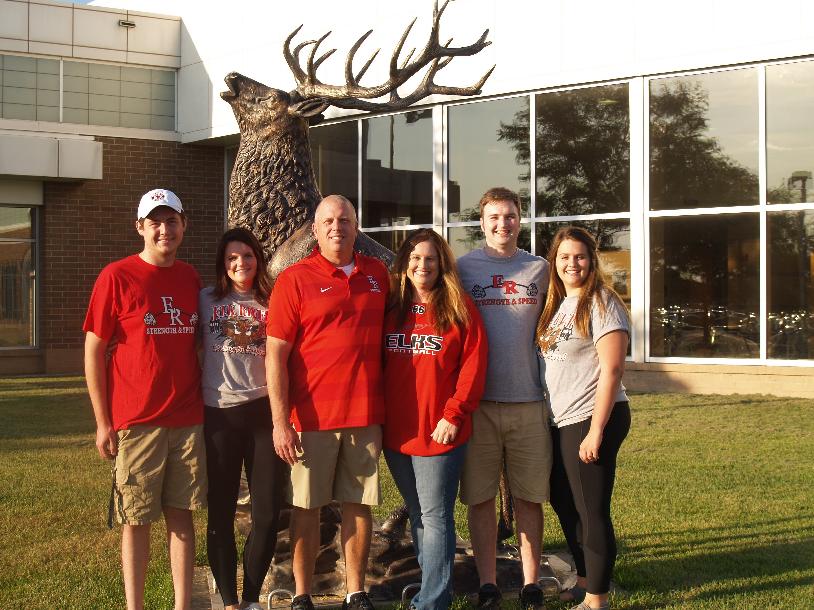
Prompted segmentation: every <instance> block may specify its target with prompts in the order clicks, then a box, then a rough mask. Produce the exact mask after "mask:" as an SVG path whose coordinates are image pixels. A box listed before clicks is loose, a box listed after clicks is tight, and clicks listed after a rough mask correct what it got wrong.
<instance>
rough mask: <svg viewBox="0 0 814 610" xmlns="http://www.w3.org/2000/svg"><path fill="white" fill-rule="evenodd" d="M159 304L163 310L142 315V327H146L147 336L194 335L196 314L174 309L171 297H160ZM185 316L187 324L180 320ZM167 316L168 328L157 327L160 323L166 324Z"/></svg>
mask: <svg viewBox="0 0 814 610" xmlns="http://www.w3.org/2000/svg"><path fill="white" fill-rule="evenodd" d="M160 298H161V304H162V305H163V307H164V309H163V311H160V312H153V311H148V312H147V313H146V314H144V325H145V326H146V327H147V334H148V335H190V334H195V326H196V325H197V323H198V313H197V312H194V311H193V312H192V313H188V312H185V311H182V310H181V309H179V308H178V307H175V304H174V302H173V298H174V297H171V296H162V297H160ZM182 315H185V316H187V319H188V320H189V322H188V323H187V324H185V323H184V321H183V320H181V316H182ZM166 316H169V320H168V321H169V325H168V326H159V324H160V323H162V322H163V323H164V324H166V322H167V318H166Z"/></svg>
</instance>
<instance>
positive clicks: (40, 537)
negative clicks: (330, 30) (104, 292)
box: [0, 377, 814, 610]
mask: <svg viewBox="0 0 814 610" xmlns="http://www.w3.org/2000/svg"><path fill="white" fill-rule="evenodd" d="M632 407H633V427H632V430H631V433H630V436H629V437H628V440H627V441H626V443H625V445H624V446H623V447H622V452H621V454H620V465H619V470H618V476H617V484H616V493H615V496H614V516H615V523H616V530H617V535H618V538H619V559H618V561H617V564H616V575H615V580H616V582H617V584H618V585H619V587H621V589H622V590H624V592H625V593H624V594H620V595H617V596H615V598H614V600H613V601H614V607H615V608H619V609H634V608H635V609H646V608H676V609H677V608H682V609H684V608H687V609H713V608H715V609H720V608H727V609H730V608H731V609H744V610H746V609H749V610H751V609H753V608H754V609H758V608H761V609H762V608H773V609H774V608H788V609H789V610H791V609H792V608H794V609H796V608H811V607H812V606H814V604H813V603H812V599H814V502H812V497H813V494H812V489H814V466H812V458H814V402H813V401H810V400H801V399H784V398H783V399H781V398H774V397H767V396H737V395H735V396H695V395H679V394H663V395H651V394H648V395H637V396H634V397H633V399H632ZM0 422H2V424H0V608H3V609H5V608H12V607H20V606H22V607H25V608H30V609H34V608H60V609H62V608H71V609H73V608H88V609H91V608H93V609H98V608H120V607H123V605H124V601H123V594H122V585H121V576H120V574H119V557H118V553H119V550H118V548H119V547H118V544H119V533H118V530H113V531H110V530H108V529H107V528H106V525H105V520H106V512H107V497H108V493H109V490H110V468H109V464H108V463H106V462H103V461H102V460H101V459H99V458H98V457H97V454H96V449H95V447H94V444H93V417H92V414H91V411H90V406H89V402H88V399H87V397H86V394H85V390H84V384H83V381H82V379H81V378H78V377H71V378H64V377H63V378H39V379H0ZM384 492H385V497H386V502H385V504H384V505H383V506H382V507H381V508H380V509H379V511H378V514H379V515H380V516H382V515H384V514H386V513H387V512H389V510H391V509H392V508H393V507H394V506H395V505H397V504H398V503H400V500H399V498H398V494H397V493H396V492H395V490H394V487H393V484H392V481H390V480H389V478H388V477H385V481H384ZM546 519H547V521H546V523H547V528H546V536H545V538H546V548H547V549H554V548H561V547H562V546H563V540H562V535H561V533H560V531H559V526H558V524H557V523H556V519H555V518H554V517H553V514H552V513H551V511H550V510H547V511H546ZM204 521H205V519H204V515H203V514H202V513H199V514H197V515H196V524H197V527H198V532H199V536H198V553H197V560H198V563H199V564H203V563H205V561H206V553H205V548H204V539H203V535H202V534H203V531H204V528H203V526H204ZM458 529H459V532H460V534H461V535H462V536H464V537H466V536H467V535H468V533H467V531H466V520H465V514H464V511H463V510H461V509H460V507H459V511H458ZM163 536H164V532H163V528H162V527H161V526H157V527H155V528H154V545H153V559H152V562H151V566H150V572H149V576H148V579H149V582H148V593H147V607H148V608H171V607H172V585H171V582H170V579H169V575H168V567H167V562H166V559H165V553H164V543H163ZM456 605H458V604H456ZM567 607H568V606H567V605H565V604H557V603H551V604H549V608H551V609H552V610H559V609H560V608H567Z"/></svg>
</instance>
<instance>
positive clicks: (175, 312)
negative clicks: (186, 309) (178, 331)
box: [161, 297, 184, 326]
mask: <svg viewBox="0 0 814 610" xmlns="http://www.w3.org/2000/svg"><path fill="white" fill-rule="evenodd" d="M161 302H162V303H164V313H167V314H169V315H170V326H176V325H178V326H183V325H184V323H183V322H181V310H180V309H176V308H175V307H173V306H172V297H161Z"/></svg>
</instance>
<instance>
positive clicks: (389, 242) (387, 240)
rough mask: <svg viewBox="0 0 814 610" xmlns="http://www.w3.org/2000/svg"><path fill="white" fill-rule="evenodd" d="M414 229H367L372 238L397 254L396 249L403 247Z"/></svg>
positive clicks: (367, 233) (366, 233) (366, 232)
mask: <svg viewBox="0 0 814 610" xmlns="http://www.w3.org/2000/svg"><path fill="white" fill-rule="evenodd" d="M413 230H414V229H395V230H393V231H365V235H367V236H368V237H369V238H371V239H375V240H376V241H377V242H379V243H380V244H381V245H383V246H384V247H385V248H387V249H389V250H390V251H391V252H393V253H394V254H395V252H396V250H398V249H399V248H400V247H401V244H403V243H404V240H405V239H407V236H408V235H409V234H410V233H412V232H413Z"/></svg>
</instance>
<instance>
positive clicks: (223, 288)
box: [214, 227, 271, 307]
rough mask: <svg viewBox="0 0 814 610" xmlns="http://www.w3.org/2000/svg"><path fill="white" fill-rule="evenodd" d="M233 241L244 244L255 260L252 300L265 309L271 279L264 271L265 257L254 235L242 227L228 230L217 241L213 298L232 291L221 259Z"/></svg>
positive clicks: (269, 292) (223, 295)
mask: <svg viewBox="0 0 814 610" xmlns="http://www.w3.org/2000/svg"><path fill="white" fill-rule="evenodd" d="M233 241H238V242H240V243H242V244H246V245H247V246H249V248H251V249H252V253H253V254H254V258H255V259H256V260H257V273H256V274H255V276H254V284H253V285H252V290H253V291H254V298H255V300H256V301H257V302H258V303H260V304H261V305H262V306H263V307H267V306H268V302H269V295H270V294H271V277H270V276H269V273H268V270H267V269H266V257H265V256H263V248H262V247H261V246H260V242H258V241H257V238H256V237H255V236H254V234H253V233H252V232H251V231H249V230H248V229H244V228H243V227H236V228H234V229H229V230H228V231H226V233H224V234H223V235H221V238H220V241H218V249H217V253H216V254H215V290H214V295H215V298H217V299H222V298H223V297H225V296H226V295H227V294H229V293H230V292H231V291H232V280H231V279H229V275H228V274H227V273H226V263H225V262H224V260H223V259H224V257H225V256H226V246H228V245H229V242H233Z"/></svg>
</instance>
